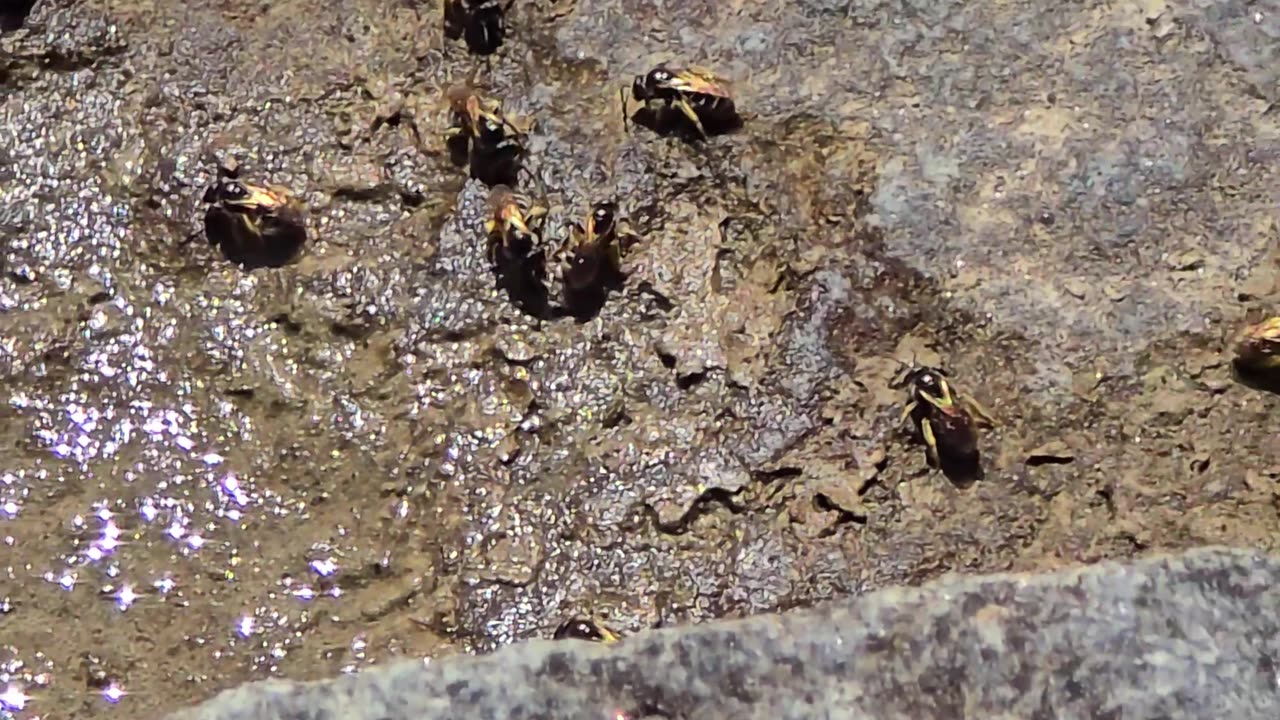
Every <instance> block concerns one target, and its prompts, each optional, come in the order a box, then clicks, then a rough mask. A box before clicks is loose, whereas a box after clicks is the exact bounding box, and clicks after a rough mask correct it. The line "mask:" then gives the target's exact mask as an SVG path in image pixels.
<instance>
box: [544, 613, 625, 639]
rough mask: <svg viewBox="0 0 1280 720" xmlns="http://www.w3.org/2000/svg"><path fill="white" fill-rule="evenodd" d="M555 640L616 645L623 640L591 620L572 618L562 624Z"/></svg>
mask: <svg viewBox="0 0 1280 720" xmlns="http://www.w3.org/2000/svg"><path fill="white" fill-rule="evenodd" d="M551 637H552V639H553V640H588V641H590V642H600V643H615V642H618V640H620V639H621V638H620V637H619V636H618V635H617V634H615V633H614V632H613V631H611V630H609V628H607V627H605V626H604V625H601V624H600V623H598V622H596V621H595V620H591V619H589V618H572V619H570V620H566V621H564V622H562V623H560V627H557V628H556V631H555V634H554V635H552V636H551Z"/></svg>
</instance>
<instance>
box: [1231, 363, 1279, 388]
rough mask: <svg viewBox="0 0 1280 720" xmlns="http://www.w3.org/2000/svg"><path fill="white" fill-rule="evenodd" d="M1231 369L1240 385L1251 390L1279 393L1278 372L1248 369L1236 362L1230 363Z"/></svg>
mask: <svg viewBox="0 0 1280 720" xmlns="http://www.w3.org/2000/svg"><path fill="white" fill-rule="evenodd" d="M1231 370H1232V373H1231V374H1232V375H1233V376H1234V377H1235V379H1236V381H1237V382H1239V383H1240V384H1241V385H1244V386H1245V387H1247V388H1251V389H1253V390H1261V391H1262V392H1269V393H1272V394H1273V395H1280V373H1277V372H1274V371H1272V372H1266V371H1261V370H1250V369H1249V368H1247V367H1244V366H1242V365H1240V363H1237V362H1232V363H1231Z"/></svg>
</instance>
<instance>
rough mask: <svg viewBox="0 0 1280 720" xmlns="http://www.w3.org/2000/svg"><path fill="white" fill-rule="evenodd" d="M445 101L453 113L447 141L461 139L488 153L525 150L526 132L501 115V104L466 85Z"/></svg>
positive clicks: (451, 92)
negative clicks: (447, 101)
mask: <svg viewBox="0 0 1280 720" xmlns="http://www.w3.org/2000/svg"><path fill="white" fill-rule="evenodd" d="M446 97H447V98H448V100H449V109H450V110H451V111H452V112H453V124H452V125H451V126H450V127H449V129H448V130H446V131H445V137H446V138H449V139H453V138H460V139H461V140H464V141H467V142H470V143H472V144H473V145H475V146H477V147H479V148H480V149H481V150H483V151H486V152H501V151H503V150H516V149H522V148H523V142H524V139H525V131H524V129H523V128H521V127H520V126H518V125H516V123H514V122H512V121H511V120H510V119H508V118H507V116H506V115H505V114H504V113H503V112H502V103H501V101H499V100H495V99H493V98H489V97H485V96H483V95H481V94H480V93H479V92H477V91H476V90H475V89H474V88H471V87H469V86H467V85H454V86H452V87H450V88H449V89H448V91H447V92H446Z"/></svg>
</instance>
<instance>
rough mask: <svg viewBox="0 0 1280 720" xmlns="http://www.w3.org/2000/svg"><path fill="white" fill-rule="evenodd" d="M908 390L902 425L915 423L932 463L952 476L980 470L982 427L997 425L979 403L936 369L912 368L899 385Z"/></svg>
mask: <svg viewBox="0 0 1280 720" xmlns="http://www.w3.org/2000/svg"><path fill="white" fill-rule="evenodd" d="M897 386H898V387H902V386H909V388H910V389H909V391H908V392H909V396H910V399H909V401H908V403H907V405H906V407H905V408H904V409H903V411H902V417H901V418H900V421H901V422H905V421H906V420H907V418H908V417H910V418H911V419H912V420H914V421H915V423H916V425H917V426H918V427H919V429H920V435H921V436H922V437H923V438H924V442H925V445H926V446H927V450H926V452H927V455H928V458H929V461H930V463H932V464H933V465H935V466H938V467H940V468H941V469H942V470H943V471H944V472H947V473H948V474H949V475H950V474H952V473H953V472H956V473H961V474H966V475H967V474H972V473H973V472H975V471H977V470H978V435H977V432H976V430H975V426H976V425H978V424H979V423H982V424H986V425H988V426H994V425H995V424H996V421H995V419H994V418H992V417H991V415H990V414H989V413H988V412H987V411H986V409H985V408H983V407H982V406H981V405H980V404H978V402H977V401H976V400H974V399H973V398H971V397H969V396H968V395H965V394H962V393H960V392H958V391H957V390H956V389H955V387H954V386H952V384H951V382H950V381H949V380H948V378H947V374H946V373H945V372H944V371H942V370H939V369H937V368H931V367H911V368H908V370H907V371H906V372H905V374H904V376H903V377H902V379H901V380H900V381H899V382H898V383H897Z"/></svg>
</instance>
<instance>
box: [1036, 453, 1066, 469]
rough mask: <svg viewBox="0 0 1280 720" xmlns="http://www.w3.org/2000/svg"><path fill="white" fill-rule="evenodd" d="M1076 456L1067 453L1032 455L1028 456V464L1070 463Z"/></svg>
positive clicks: (1037, 465)
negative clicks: (1066, 454)
mask: <svg viewBox="0 0 1280 720" xmlns="http://www.w3.org/2000/svg"><path fill="white" fill-rule="evenodd" d="M1075 461H1076V459H1075V458H1074V457H1070V456H1065V455H1031V456H1029V457H1028V458H1027V465H1029V466H1031V467H1040V466H1041V465H1070V464H1071V463H1073V462H1075Z"/></svg>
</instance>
